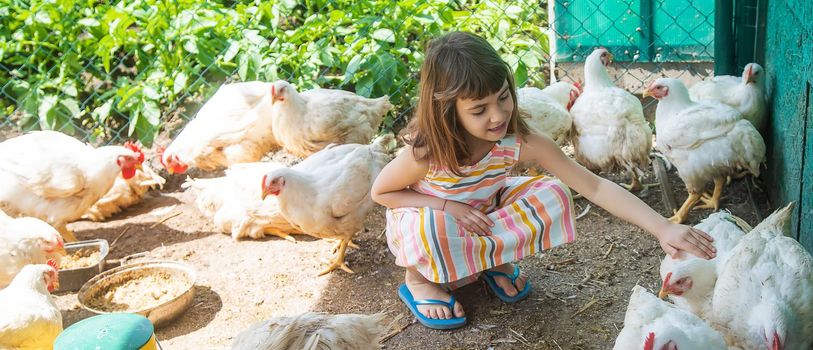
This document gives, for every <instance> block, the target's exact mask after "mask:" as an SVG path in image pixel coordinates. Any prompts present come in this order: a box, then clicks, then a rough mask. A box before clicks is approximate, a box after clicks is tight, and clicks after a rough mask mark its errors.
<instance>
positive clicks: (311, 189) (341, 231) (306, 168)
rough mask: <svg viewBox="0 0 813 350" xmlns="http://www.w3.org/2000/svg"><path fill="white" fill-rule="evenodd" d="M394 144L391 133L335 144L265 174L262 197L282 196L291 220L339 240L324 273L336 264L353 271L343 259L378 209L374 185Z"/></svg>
mask: <svg viewBox="0 0 813 350" xmlns="http://www.w3.org/2000/svg"><path fill="white" fill-rule="evenodd" d="M391 143H394V137H393V136H392V135H390V134H388V135H384V136H381V137H379V138H378V139H376V140H375V142H373V143H372V144H370V145H360V144H346V145H338V146H336V145H332V146H329V147H327V148H325V149H324V150H322V151H319V152H317V153H314V154H313V155H311V156H310V157H308V158H306V159H305V160H304V161H302V162H301V163H299V164H297V165H294V166H293V167H291V168H281V169H276V170H273V171H271V172H269V173H268V174H266V175H265V177H263V181H262V184H263V187H262V196H263V198H265V197H266V196H268V195H274V196H277V197H278V199H279V206H280V210H281V211H282V215H283V216H285V218H286V219H288V221H289V222H291V224H293V225H294V226H296V227H298V228H300V229H301V230H302V232H304V233H306V234H308V235H311V236H314V237H319V238H331V239H339V240H340V241H339V244H338V245H337V248H336V250H338V253H337V254H338V256H337V257H336V259H335V260H333V262H332V263H331V264H330V266H328V268H327V269H325V270H324V271H322V272H321V273H320V275H324V274H326V273H328V272H330V271H333V270H335V269H336V268H341V269H342V270H344V271H346V272H349V273H352V272H353V271H352V270H350V268H348V267H347V265H346V264H345V262H344V255H345V250H346V249H347V246H348V244H350V240H351V239H352V238H353V236H354V235H355V234H356V233H357V232H359V231H360V230H361V229H362V228H363V227H364V220H365V218H366V216H367V213H368V212H369V211H370V209H372V208H373V205H374V204H373V200H372V198H371V196H370V189H371V188H372V186H373V181H374V180H375V178H376V176H378V173H379V172H380V171H381V169H382V168H383V167H384V165H386V164H387V162H388V161H389V159H390V157H389V154H388V153H387V152H388V151H389V150H390V149H389V148H388V147H389V146H388V145H389V144H391Z"/></svg>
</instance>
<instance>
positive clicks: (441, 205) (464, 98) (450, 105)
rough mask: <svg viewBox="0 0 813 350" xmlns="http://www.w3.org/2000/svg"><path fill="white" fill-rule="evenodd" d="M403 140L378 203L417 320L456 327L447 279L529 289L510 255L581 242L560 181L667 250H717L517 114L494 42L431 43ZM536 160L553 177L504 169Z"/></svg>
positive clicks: (509, 297)
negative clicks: (413, 113)
mask: <svg viewBox="0 0 813 350" xmlns="http://www.w3.org/2000/svg"><path fill="white" fill-rule="evenodd" d="M420 83H421V86H420V94H419V99H418V105H417V110H416V116H415V118H414V119H413V120H412V121H411V122H410V125H409V126H408V129H407V132H408V133H407V144H408V145H407V147H406V148H405V149H404V151H403V152H401V153H400V154H399V155H398V156H397V157H396V158H395V159H394V160H393V161H392V162H390V163H389V164H388V165H387V166H386V167H385V168H384V169H383V170H382V171H381V173H380V175H379V176H378V178H377V179H376V181H375V183H374V184H373V188H372V197H373V199H374V200H375V201H376V202H378V203H380V204H382V205H384V206H386V207H387V208H389V209H388V210H387V243H388V245H389V248H390V250H391V251H392V253H393V254H394V255H395V258H396V264H398V265H399V266H403V267H406V276H405V282H406V283H405V284H402V285H401V286H400V287H399V290H398V294H399V296H400V297H401V299H402V300H403V301H404V302H405V303H406V304H407V306H408V307H409V308H410V309H411V310H412V312H413V313H414V314H415V316H416V317H417V318H418V320H419V321H421V323H423V324H424V325H426V326H428V327H431V328H440V329H448V328H456V327H460V326H462V325H464V324H465V323H466V319H465V316H464V312H463V307H462V306H461V305H460V303H457V302H455V300H454V297H452V296H450V295H449V293H447V292H446V291H445V290H444V288H443V287H442V286H441V285H442V284H444V285H447V286H460V285H463V284H465V283H468V282H471V281H473V280H475V279H476V278H477V276H478V275H479V274H480V272H484V274H483V278H484V279H485V280H486V282H487V283H488V285H489V286H490V287H491V289H492V290H493V291H494V292H495V294H496V295H497V296H498V297H500V299H502V300H504V301H506V302H516V301H518V300H520V299H523V298H525V297H526V296H527V295H528V293H529V292H530V289H531V285H530V283H529V282H528V281H527V277H526V276H525V275H524V274H522V273H520V272H519V269H518V267H515V266H514V265H513V264H511V262H513V261H516V260H519V259H522V258H523V257H525V256H531V255H534V254H535V253H536V252H538V251H540V250H542V249H549V248H551V247H555V246H557V245H560V244H563V243H568V242H571V241H573V240H574V239H575V230H574V227H575V226H574V219H573V200H572V198H571V195H570V190H569V189H568V187H566V186H565V184H566V185H567V186H569V187H571V188H573V189H574V190H576V191H578V192H579V193H581V194H582V195H584V197H586V198H587V199H589V200H590V201H592V202H593V203H596V204H598V205H600V206H601V207H602V208H605V209H606V210H607V211H609V212H610V213H612V214H613V215H615V216H618V217H620V218H622V219H624V220H626V221H628V222H631V223H633V224H635V225H637V226H638V227H641V228H642V229H644V230H646V231H648V232H650V233H651V234H652V235H654V236H655V237H656V238H657V239H658V241H660V244H661V247H662V248H663V250H664V251H666V252H667V253H669V254H672V255H674V254H676V253H677V252H678V251H680V250H686V251H688V252H690V253H692V254H695V255H697V256H701V257H706V258H711V257H714V247H713V245H712V243H711V241H712V238H711V237H710V236H708V235H707V234H706V233H704V232H700V231H698V230H695V229H692V228H691V227H688V226H684V225H677V224H673V223H671V222H669V221H668V220H667V219H665V218H664V217H662V216H661V215H659V214H658V213H657V212H655V211H654V210H652V209H651V208H650V207H648V206H647V205H646V204H644V203H643V202H642V201H641V200H639V199H638V198H637V197H635V196H633V195H632V194H630V193H629V192H627V191H626V190H624V189H622V188H621V187H620V186H618V185H616V184H615V183H613V182H611V181H608V180H605V179H603V178H600V177H598V176H596V175H594V174H593V173H591V172H590V171H587V170H586V169H584V168H583V167H581V166H580V165H578V164H577V163H575V162H574V161H572V160H571V159H570V158H568V157H567V156H566V155H565V154H564V153H562V151H561V149H559V147H558V146H557V145H556V144H555V143H554V142H553V141H552V140H550V139H549V138H547V137H544V136H536V135H529V134H528V129H527V127H526V126H525V124H524V122H523V121H522V120H521V119H520V118H519V114H518V111H517V108H516V107H515V106H516V103H517V97H516V91H515V86H514V81H513V76H512V73H511V69H510V68H509V66H508V65H507V64H506V63H505V62H504V61H503V60H502V59H501V58H500V57H499V55H498V54H497V52H496V51H495V50H494V48H492V47H491V45H489V44H488V42H487V41H486V40H485V39H483V38H481V37H479V36H476V35H474V34H470V33H463V32H453V33H450V34H446V35H444V36H442V37H440V38H437V39H435V40H434V41H433V42H432V43H430V45H429V48H428V50H427V53H426V59H425V61H424V63H423V66H422V68H421V81H420ZM517 162H534V163H536V164H539V166H541V167H543V168H545V169H547V170H548V171H549V172H550V173H551V174H553V175H554V176H556V177H557V178H559V179H560V180H561V181H562V182H564V184H562V182H559V181H558V180H554V179H550V178H546V177H543V176H542V177H534V178H530V177H507V172H508V170H509V169H510V168H511V166H513V165H514V164H515V163H517Z"/></svg>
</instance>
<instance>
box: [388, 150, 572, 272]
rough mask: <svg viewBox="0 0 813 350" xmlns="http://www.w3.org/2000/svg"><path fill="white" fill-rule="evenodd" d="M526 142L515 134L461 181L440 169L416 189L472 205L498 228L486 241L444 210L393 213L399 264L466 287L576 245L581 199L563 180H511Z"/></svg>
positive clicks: (391, 230)
mask: <svg viewBox="0 0 813 350" xmlns="http://www.w3.org/2000/svg"><path fill="white" fill-rule="evenodd" d="M519 150H520V144H519V142H518V140H517V138H516V137H515V136H514V135H507V136H506V137H505V138H503V139H502V140H500V141H499V142H497V143H496V144H495V145H494V147H493V148H492V149H491V151H490V152H489V153H488V154H487V155H486V156H485V157H483V159H482V160H480V161H479V162H478V163H477V164H475V165H471V166H463V167H461V172H462V173H464V174H466V176H463V177H459V176H455V175H453V174H451V172H446V171H443V170H441V169H438V168H436V167H434V166H433V165H432V164H431V163H430V166H429V171H428V173H427V174H426V177H424V178H423V179H421V180H420V181H418V182H417V184H415V185H413V186H411V187H410V188H411V189H412V190H414V191H417V192H420V193H424V194H428V195H432V196H436V197H440V198H444V199H448V200H452V201H457V202H462V203H466V204H468V205H471V206H472V207H474V208H477V209H479V210H481V211H483V212H484V213H486V214H487V215H488V217H489V218H490V219H491V220H492V221H493V222H494V227H492V228H491V230H492V232H491V235H489V236H479V235H477V234H476V233H474V232H470V231H467V230H466V229H464V228H463V226H460V225H458V224H457V220H456V219H455V218H454V217H452V216H451V215H449V214H447V213H446V212H444V211H441V210H434V209H432V208H429V207H425V208H409V207H406V208H396V209H389V210H387V244H388V245H389V248H390V251H392V253H393V254H394V255H395V262H396V264H397V265H399V266H403V267H414V268H416V269H417V270H418V271H419V272H420V273H421V274H422V275H423V276H424V277H426V279H428V280H429V281H432V282H435V283H452V284H453V285H458V286H459V285H463V284H465V283H468V282H471V281H473V280H475V279H476V278H477V276H478V274H479V272H481V271H484V270H487V269H490V268H492V267H495V266H499V265H502V264H505V263H509V262H513V261H517V260H520V259H522V258H523V257H526V256H530V255H534V254H535V253H537V252H539V251H541V250H544V249H549V248H551V247H555V246H558V245H561V244H564V243H568V242H572V241H573V240H574V239H575V236H576V231H575V225H574V218H573V198H572V197H571V194H570V189H568V187H567V186H565V185H564V184H563V183H561V182H560V181H558V180H555V179H552V178H548V177H544V176H539V177H508V176H507V173H508V170H509V169H510V168H511V167H512V166H513V165H514V163H516V162H517V160H518V158H519Z"/></svg>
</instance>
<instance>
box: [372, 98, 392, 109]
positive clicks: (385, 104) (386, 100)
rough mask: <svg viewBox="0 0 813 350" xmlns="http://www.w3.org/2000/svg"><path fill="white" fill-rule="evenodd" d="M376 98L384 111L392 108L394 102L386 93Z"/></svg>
mask: <svg viewBox="0 0 813 350" xmlns="http://www.w3.org/2000/svg"><path fill="white" fill-rule="evenodd" d="M375 100H376V101H377V102H378V103H380V106H381V111H382V113H386V112H389V111H390V110H391V109H392V103H390V97H389V96H387V95H384V96H381V97H379V98H377V99H375Z"/></svg>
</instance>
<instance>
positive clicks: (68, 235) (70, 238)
mask: <svg viewBox="0 0 813 350" xmlns="http://www.w3.org/2000/svg"><path fill="white" fill-rule="evenodd" d="M56 230H57V231H58V232H59V234H60V235H62V240H64V241H65V242H76V241H78V239H76V236H74V235H73V232H71V230H68V225H61V226H59V227H58V228H57V229H56Z"/></svg>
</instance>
